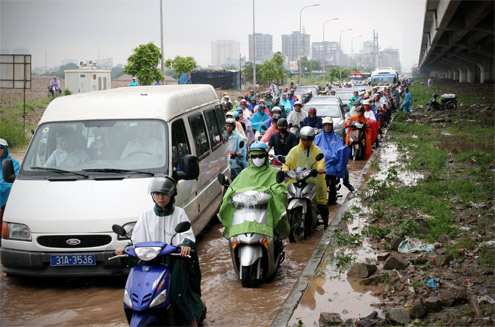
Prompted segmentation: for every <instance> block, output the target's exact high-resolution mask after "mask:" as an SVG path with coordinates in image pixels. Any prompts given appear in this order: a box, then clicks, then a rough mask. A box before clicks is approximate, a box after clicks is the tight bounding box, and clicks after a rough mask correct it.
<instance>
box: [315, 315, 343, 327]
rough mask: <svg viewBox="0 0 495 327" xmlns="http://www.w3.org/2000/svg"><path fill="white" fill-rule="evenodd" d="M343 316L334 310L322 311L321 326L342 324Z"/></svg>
mask: <svg viewBox="0 0 495 327" xmlns="http://www.w3.org/2000/svg"><path fill="white" fill-rule="evenodd" d="M342 322H343V321H342V318H340V315H339V314H338V313H334V312H322V313H320V319H319V321H318V323H319V326H320V327H326V326H337V325H339V324H341V323H342Z"/></svg>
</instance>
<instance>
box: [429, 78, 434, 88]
mask: <svg viewBox="0 0 495 327" xmlns="http://www.w3.org/2000/svg"><path fill="white" fill-rule="evenodd" d="M432 85H433V80H432V79H431V78H428V87H431V86H432Z"/></svg>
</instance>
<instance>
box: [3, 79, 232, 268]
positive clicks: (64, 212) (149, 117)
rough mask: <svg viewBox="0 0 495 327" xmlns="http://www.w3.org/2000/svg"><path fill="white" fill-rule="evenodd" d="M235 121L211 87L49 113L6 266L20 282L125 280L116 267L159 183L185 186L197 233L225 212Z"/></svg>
mask: <svg viewBox="0 0 495 327" xmlns="http://www.w3.org/2000/svg"><path fill="white" fill-rule="evenodd" d="M224 126H225V119H224V114H223V111H222V109H221V108H220V106H219V105H218V99H217V96H216V93H215V90H214V89H213V87H211V86H210V85H177V86H149V87H128V88H118V89H113V90H106V91H98V92H91V93H82V94H77V95H72V96H65V97H60V98H57V99H55V100H54V101H52V102H51V103H50V105H49V106H48V108H47V109H46V111H45V113H44V115H43V117H42V118H41V120H40V123H39V126H38V128H37V130H36V133H35V135H34V137H33V139H32V141H31V144H30V145H29V148H28V150H27V153H26V156H25V157H24V160H23V162H22V166H21V169H20V171H19V174H18V176H17V177H15V176H13V174H12V173H13V170H12V167H11V165H8V164H4V166H5V167H3V174H4V177H6V178H8V179H10V180H13V179H14V178H15V182H14V184H13V186H12V190H11V193H10V197H9V199H8V202H7V206H6V210H5V214H4V217H3V224H2V226H3V229H2V249H1V260H2V266H3V270H4V271H5V272H6V273H7V274H10V275H26V276H42V275H44V276H89V275H93V276H98V275H99V276H102V275H119V274H125V273H126V270H125V269H124V268H123V267H122V266H121V265H120V262H119V260H112V261H108V260H107V259H108V258H109V257H110V256H112V255H113V251H114V249H116V248H118V247H122V246H125V245H126V244H127V243H128V241H127V240H123V239H120V237H118V236H117V235H116V234H114V233H113V232H112V225H113V224H119V225H122V226H124V228H125V229H126V230H127V231H128V233H132V229H133V227H134V224H135V222H136V220H137V219H138V218H139V216H140V215H141V213H142V212H143V211H144V210H146V209H148V208H150V207H152V206H153V205H154V203H153V201H152V199H151V196H150V194H149V193H148V185H149V183H150V181H151V179H152V178H153V177H154V176H163V175H172V176H173V177H174V178H175V179H176V180H179V182H178V194H177V196H176V205H177V206H180V207H183V208H184V209H185V211H186V213H187V215H188V217H189V219H190V220H191V222H192V224H193V229H194V232H195V234H196V235H197V234H198V233H199V232H200V231H201V230H202V229H203V228H204V227H205V226H206V225H207V224H208V222H209V221H210V219H211V217H212V216H214V214H215V213H216V212H217V210H218V207H219V205H220V202H221V198H222V187H221V186H220V184H219V183H218V182H217V180H216V177H217V175H218V174H219V173H223V174H227V173H228V172H229V160H228V154H229V146H228V143H227V142H228V140H227V137H226V135H225V129H224Z"/></svg>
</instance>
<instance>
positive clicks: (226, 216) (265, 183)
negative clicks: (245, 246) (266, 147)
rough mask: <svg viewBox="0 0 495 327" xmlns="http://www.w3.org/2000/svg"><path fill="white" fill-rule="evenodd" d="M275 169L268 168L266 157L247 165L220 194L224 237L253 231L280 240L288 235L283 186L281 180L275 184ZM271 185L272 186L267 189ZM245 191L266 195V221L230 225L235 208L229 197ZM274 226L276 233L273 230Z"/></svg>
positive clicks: (285, 191) (285, 190) (285, 199)
mask: <svg viewBox="0 0 495 327" xmlns="http://www.w3.org/2000/svg"><path fill="white" fill-rule="evenodd" d="M277 172H278V169H276V168H273V167H270V165H269V163H268V159H267V160H266V161H265V164H264V165H263V166H261V167H256V166H254V165H253V164H251V165H250V166H249V167H248V168H245V169H244V170H243V171H241V173H240V174H239V175H238V176H237V177H236V179H235V180H234V181H233V182H232V184H231V185H230V187H229V188H228V190H227V192H226V193H225V195H224V196H223V201H222V205H221V207H220V211H219V212H218V218H219V219H220V221H221V222H222V224H223V225H224V226H225V231H224V236H225V238H227V239H229V238H231V237H232V236H235V235H239V234H243V233H257V234H263V235H267V236H270V237H274V238H280V239H285V238H286V237H287V236H288V235H289V231H290V226H289V223H288V222H287V218H286V215H287V211H286V210H287V186H286V185H285V184H284V183H280V184H277V182H276V175H277ZM273 184H275V185H273ZM271 185H273V186H272V188H271V190H270V186H271ZM245 191H262V192H267V193H268V194H270V200H269V202H268V207H267V224H260V223H257V222H250V221H245V222H243V223H242V224H238V225H235V226H232V219H233V217H234V210H235V208H234V206H233V205H232V203H231V201H230V200H231V198H232V196H234V195H236V194H237V193H241V192H245ZM274 229H275V230H276V233H274Z"/></svg>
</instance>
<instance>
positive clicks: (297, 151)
mask: <svg viewBox="0 0 495 327" xmlns="http://www.w3.org/2000/svg"><path fill="white" fill-rule="evenodd" d="M319 153H322V151H321V149H320V147H318V146H316V145H315V144H314V143H311V146H310V148H309V151H304V147H303V145H302V142H301V141H299V144H298V145H297V146H295V147H293V148H292V149H291V150H290V151H289V154H288V155H287V157H286V158H285V165H283V166H282V170H283V171H289V170H292V169H294V168H296V167H305V168H307V169H310V168H311V165H313V163H314V162H315V161H316V156H317V155H318V154H319ZM313 168H315V169H316V170H319V169H323V170H325V159H321V160H320V161H318V162H317V163H316V164H315V165H314V166H313ZM294 182H295V181H294V180H292V179H291V180H290V181H289V183H294ZM307 182H308V183H311V184H314V185H316V203H318V204H325V205H326V204H327V183H326V181H325V174H318V176H317V177H310V178H308V179H307Z"/></svg>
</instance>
